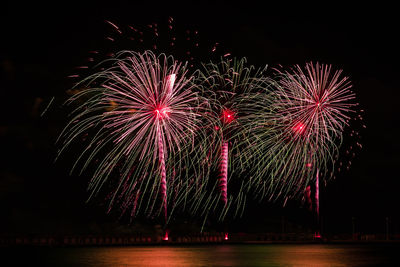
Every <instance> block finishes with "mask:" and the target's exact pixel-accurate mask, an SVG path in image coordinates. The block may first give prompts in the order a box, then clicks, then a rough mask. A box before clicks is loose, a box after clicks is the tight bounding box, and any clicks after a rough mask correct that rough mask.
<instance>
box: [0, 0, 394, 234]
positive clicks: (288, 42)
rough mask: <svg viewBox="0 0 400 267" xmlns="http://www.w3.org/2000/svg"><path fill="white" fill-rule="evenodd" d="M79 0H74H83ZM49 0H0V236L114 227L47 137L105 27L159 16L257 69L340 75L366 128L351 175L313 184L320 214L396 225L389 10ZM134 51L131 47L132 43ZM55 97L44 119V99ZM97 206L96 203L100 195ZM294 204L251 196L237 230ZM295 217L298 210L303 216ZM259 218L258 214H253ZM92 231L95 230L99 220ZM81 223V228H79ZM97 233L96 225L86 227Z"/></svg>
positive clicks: (345, 221)
mask: <svg viewBox="0 0 400 267" xmlns="http://www.w3.org/2000/svg"><path fill="white" fill-rule="evenodd" d="M81 2H83V1H81ZM144 2H145V1H140V2H139V3H135V1H109V2H108V3H99V2H95V1H94V2H92V4H82V3H80V2H74V1H66V2H64V3H61V2H58V1H54V2H52V3H47V2H46V4H44V3H43V4H36V3H34V4H33V3H30V4H24V3H21V2H19V1H16V3H13V4H8V5H7V4H6V5H5V7H3V8H2V11H1V16H0V29H1V41H0V48H1V49H0V81H1V83H0V88H1V100H2V105H1V110H2V111H1V113H0V116H1V117H0V118H1V119H0V144H1V145H0V147H1V155H2V160H1V163H0V166H1V169H0V210H1V216H0V218H1V219H0V233H1V234H6V233H64V232H74V231H75V232H77V231H82V232H84V231H92V230H93V229H97V228H98V227H101V225H104V224H109V225H112V226H110V227H111V228H112V227H116V226H115V224H113V222H114V221H116V219H115V217H113V216H112V215H110V216H107V215H105V214H104V213H105V209H104V207H101V205H96V203H91V204H85V200H86V197H87V193H86V185H87V181H88V179H89V174H84V175H82V176H77V175H76V174H73V175H71V176H69V169H70V167H71V163H72V161H71V160H72V158H73V157H74V155H69V156H68V155H67V156H65V157H63V158H62V159H61V160H60V161H57V162H55V163H54V159H55V155H56V151H57V149H58V148H57V146H56V145H55V140H56V138H57V137H58V135H59V133H60V131H61V129H62V127H63V126H64V125H65V122H66V121H67V118H66V111H65V110H63V109H62V108H61V107H60V105H61V103H62V102H63V100H65V97H66V96H67V95H66V93H65V92H66V91H67V90H68V89H69V88H71V86H72V85H73V83H72V81H71V79H68V78H67V76H68V75H71V74H74V72H76V69H75V67H76V66H79V65H82V62H83V61H84V59H85V58H87V57H88V52H89V51H91V50H96V49H98V48H104V39H105V37H106V36H107V34H108V32H109V30H110V25H107V24H106V23H105V20H109V21H112V22H114V23H116V24H118V25H121V26H123V25H128V24H129V25H138V26H144V25H147V24H151V23H153V22H156V23H158V24H159V25H160V27H161V25H162V24H163V23H164V24H166V22H167V19H168V17H169V16H172V17H173V18H174V19H175V24H176V25H177V26H178V27H180V28H182V29H196V30H198V31H199V38H200V44H203V43H204V44H209V43H215V42H218V43H220V47H221V50H222V51H221V52H229V53H231V54H232V56H236V57H243V56H245V57H247V59H248V63H249V64H253V65H255V66H257V67H262V66H263V65H265V64H268V66H269V67H271V68H273V67H277V66H278V65H279V64H281V65H283V66H292V65H294V64H300V65H304V64H305V63H306V62H309V61H313V62H317V61H318V62H321V63H328V64H332V65H333V66H334V67H335V68H340V69H343V72H344V74H345V75H346V76H349V77H350V79H351V81H352V84H353V90H354V92H355V93H356V94H357V98H358V102H359V103H360V108H362V109H364V110H365V112H364V114H363V117H364V123H365V125H366V126H367V128H366V129H361V130H360V133H361V143H362V145H363V148H362V150H360V151H359V150H357V153H356V154H357V155H356V157H355V158H354V159H353V160H352V167H351V169H350V170H349V171H344V172H340V173H337V175H336V179H335V180H333V181H331V182H329V183H328V184H327V187H322V188H321V213H322V215H323V218H324V222H325V224H326V229H327V231H328V230H329V231H332V232H335V231H336V232H350V231H351V218H352V217H354V218H355V220H356V222H357V227H358V230H359V231H363V232H384V230H385V218H386V217H389V220H390V225H391V226H390V227H391V231H396V232H397V233H398V232H400V215H399V208H398V204H399V203H400V194H399V190H400V181H399V174H398V166H399V163H400V157H399V154H398V151H399V150H400V147H399V143H400V142H399V139H398V132H399V127H400V126H399V119H398V115H399V112H398V105H399V104H398V99H399V96H400V94H399V88H398V87H399V85H398V84H399V83H398V80H399V68H398V65H399V62H398V59H399V57H398V56H399V52H398V51H399V50H398V49H399V47H400V46H399V41H398V40H397V39H398V36H397V35H398V33H399V24H398V17H397V14H395V10H396V9H395V8H394V7H393V6H383V5H382V6H372V5H371V6H365V5H363V6H356V7H349V6H347V5H344V4H340V3H338V2H335V3H334V4H332V6H326V7H322V6H321V7H317V8H312V7H311V6H300V5H298V6H292V5H291V4H289V3H287V4H285V3H282V4H279V5H278V4H274V5H270V4H266V6H261V5H259V4H255V3H252V2H250V1H243V2H242V3H241V4H233V3H226V4H222V3H220V4H215V3H213V2H211V1H210V2H208V1H196V2H197V4H196V5H194V4H192V5H186V4H179V5H178V4H171V5H168V4H167V3H170V2H169V1H164V4H158V3H156V2H151V3H147V4H146V3H144ZM131 49H132V50H135V47H131ZM52 97H55V98H54V101H53V103H52V105H51V106H50V107H49V109H48V111H47V112H46V113H45V114H44V115H43V116H40V114H41V113H42V112H43V110H44V109H45V108H46V106H47V104H48V103H49V101H50V100H51V99H52ZM97 204H98V203H97ZM304 210H305V208H304V207H302V206H301V203H300V202H295V201H292V202H290V203H288V206H287V207H285V208H282V204H281V203H280V204H279V203H277V204H276V205H273V204H267V203H262V204H256V203H252V204H251V205H250V207H249V208H248V212H247V213H246V214H245V216H244V218H242V219H241V220H237V221H235V222H232V225H235V227H236V229H238V231H239V230H242V231H246V230H248V228H249V227H250V226H256V227H257V229H261V231H262V230H265V231H268V229H263V227H264V226H265V225H267V224H266V223H265V222H267V221H268V220H269V219H273V218H281V216H285V217H286V218H287V219H288V220H292V221H293V222H297V221H301V220H300V219H299V216H300V217H301V216H303V215H304V214H305V212H304ZM302 214H303V215H302ZM260 215H263V216H261V219H260ZM96 227H97V228H96ZM87 229H89V230H87ZM93 231H94V230H93Z"/></svg>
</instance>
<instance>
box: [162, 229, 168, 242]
mask: <svg viewBox="0 0 400 267" xmlns="http://www.w3.org/2000/svg"><path fill="white" fill-rule="evenodd" d="M163 240H164V241H168V231H165V235H164V237H163Z"/></svg>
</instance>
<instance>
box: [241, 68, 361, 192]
mask: <svg viewBox="0 0 400 267" xmlns="http://www.w3.org/2000/svg"><path fill="white" fill-rule="evenodd" d="M277 74H278V75H277V78H275V79H274V80H272V79H270V81H269V86H268V87H267V88H266V89H265V90H264V92H259V93H258V94H256V95H254V96H250V98H249V99H248V100H247V102H246V106H247V107H248V109H249V112H248V115H247V118H245V119H246V120H244V122H243V123H242V124H246V125H247V127H245V128H246V130H247V131H248V132H249V135H248V136H250V139H251V141H250V142H251V143H252V144H253V145H252V146H248V147H247V151H245V152H243V153H246V156H247V157H253V158H254V160H253V162H254V164H255V165H254V166H253V168H252V176H251V179H249V184H248V185H249V187H256V188H257V189H256V192H257V195H258V196H259V197H260V198H264V197H268V198H270V199H273V198H275V199H276V198H279V197H295V196H299V195H304V192H306V190H307V186H308V185H309V184H310V183H311V182H312V181H315V179H316V177H319V175H320V172H323V173H326V172H327V171H328V169H329V168H331V167H332V164H333V163H334V162H335V160H336V159H337V157H338V147H339V146H340V144H341V142H342V137H343V135H342V134H343V130H344V127H345V126H346V125H347V124H348V123H347V122H348V120H349V118H350V115H351V114H352V113H353V109H352V107H354V106H356V103H354V102H353V100H354V98H355V96H354V93H352V92H351V91H350V87H351V85H350V83H349V81H348V78H347V77H344V78H340V75H341V71H335V72H334V73H333V74H332V73H331V66H329V65H320V64H318V63H317V64H315V65H313V64H312V63H308V64H307V65H306V66H305V71H303V69H302V68H301V67H300V66H295V68H293V69H292V70H291V71H285V72H282V71H278V72H277Z"/></svg>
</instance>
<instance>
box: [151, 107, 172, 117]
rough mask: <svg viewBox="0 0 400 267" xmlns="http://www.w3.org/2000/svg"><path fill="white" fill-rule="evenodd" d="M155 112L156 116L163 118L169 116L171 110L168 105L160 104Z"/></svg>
mask: <svg viewBox="0 0 400 267" xmlns="http://www.w3.org/2000/svg"><path fill="white" fill-rule="evenodd" d="M154 112H155V114H156V118H157V119H159V120H162V119H165V118H168V117H169V113H170V112H171V110H170V109H169V108H168V107H166V106H163V105H159V106H158V107H157V108H156V109H155V110H154Z"/></svg>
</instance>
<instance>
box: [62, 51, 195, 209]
mask: <svg viewBox="0 0 400 267" xmlns="http://www.w3.org/2000/svg"><path fill="white" fill-rule="evenodd" d="M104 64H107V65H111V67H108V68H106V69H105V70H103V71H100V72H98V73H95V74H93V75H91V76H89V77H88V78H86V79H84V80H83V81H82V82H81V83H79V86H84V87H86V89H85V90H82V91H81V92H80V93H78V94H77V95H74V96H73V97H72V98H71V99H70V100H69V101H70V102H76V101H78V100H82V99H83V104H81V106H79V107H78V108H77V109H76V110H75V112H74V116H73V118H72V120H71V122H70V123H69V124H68V125H67V127H66V128H65V130H64V132H63V134H62V137H63V140H65V143H64V146H63V150H64V149H65V148H66V147H68V146H69V145H70V143H71V142H72V141H73V140H75V139H78V137H79V136H81V135H82V134H85V133H90V136H88V139H89V140H88V141H87V143H86V144H87V146H86V148H85V149H84V151H83V153H82V154H81V155H80V156H79V157H78V161H77V163H76V164H75V166H76V165H77V164H78V163H79V162H80V161H83V162H84V163H83V167H82V170H84V169H86V168H87V167H88V166H89V164H90V163H92V164H94V165H96V167H95V171H94V175H93V178H92V180H91V181H90V184H89V190H90V191H91V195H96V194H97V193H98V192H99V190H100V189H101V188H102V187H104V185H105V184H106V183H107V182H109V184H111V185H110V186H111V187H112V191H113V194H112V196H111V198H110V206H112V205H113V204H114V203H115V202H118V200H121V201H122V204H121V203H120V204H121V205H122V206H124V207H131V208H132V211H131V214H132V215H133V216H134V215H135V214H136V213H137V212H139V210H140V209H143V211H144V212H145V213H146V214H158V213H160V212H161V211H162V212H163V213H164V215H165V217H166V216H167V203H168V202H170V203H173V202H174V201H176V199H175V200H174V199H173V197H169V192H170V191H171V192H173V191H179V190H185V189H181V187H184V185H183V184H182V183H185V181H186V179H179V176H180V172H181V171H183V169H184V167H183V166H174V164H173V163H171V161H170V162H168V157H169V155H170V154H174V153H175V152H177V151H179V150H180V146H181V144H182V143H183V142H190V140H191V139H192V138H193V135H194V133H195V130H196V128H197V126H196V123H197V121H198V119H197V116H198V115H197V114H198V112H197V111H196V109H197V108H198V97H197V96H196V94H195V93H194V92H193V91H192V85H191V82H190V77H189V76H187V70H186V65H184V64H183V63H179V62H177V61H175V60H174V59H173V58H172V57H170V56H166V55H163V54H161V55H160V56H156V55H155V54H154V53H152V52H150V51H146V52H144V53H134V52H128V51H124V52H121V53H119V54H117V55H116V57H115V58H114V59H110V60H107V61H106V62H105V63H104ZM180 163H182V162H180ZM178 164H179V163H178ZM169 168H171V169H169ZM167 176H168V177H167ZM110 180H113V181H110ZM115 180H116V181H117V182H115ZM169 181H171V183H172V184H171V185H169ZM170 187H171V188H172V187H174V190H170ZM157 196H159V197H157ZM160 198H161V200H160V201H157V200H158V199H160ZM158 202H159V203H160V205H159V206H160V208H157V205H156V204H157V203H158ZM171 205H173V204H171Z"/></svg>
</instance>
